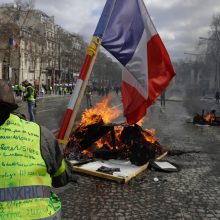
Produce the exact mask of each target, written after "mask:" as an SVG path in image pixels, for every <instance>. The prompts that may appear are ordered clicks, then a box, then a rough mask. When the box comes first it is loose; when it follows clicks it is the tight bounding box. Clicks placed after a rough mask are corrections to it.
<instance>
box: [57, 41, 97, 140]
mask: <svg viewBox="0 0 220 220" xmlns="http://www.w3.org/2000/svg"><path fill="white" fill-rule="evenodd" d="M100 45H101V40H100V38H98V37H93V38H92V40H91V43H90V44H89V46H88V48H87V54H86V57H85V60H84V63H83V66H82V69H81V72H80V75H79V78H78V79H77V81H76V85H75V88H74V91H73V94H72V96H71V98H70V101H69V104H68V107H67V110H66V113H65V117H64V120H63V122H62V125H61V128H60V131H59V134H58V140H60V142H62V141H61V140H64V142H65V141H67V140H68V138H69V135H70V133H71V130H72V127H73V124H74V121H75V119H76V116H77V113H78V111H79V107H80V104H81V101H82V98H83V95H84V92H85V89H86V86H87V83H88V80H89V77H90V75H91V72H92V68H93V66H94V63H95V59H96V57H97V54H98V50H99V48H100Z"/></svg>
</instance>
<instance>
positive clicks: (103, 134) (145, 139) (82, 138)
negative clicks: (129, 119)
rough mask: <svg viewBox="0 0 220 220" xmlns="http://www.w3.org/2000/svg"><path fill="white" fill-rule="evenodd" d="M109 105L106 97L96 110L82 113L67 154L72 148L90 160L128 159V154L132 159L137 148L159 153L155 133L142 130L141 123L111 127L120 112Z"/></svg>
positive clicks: (95, 107)
mask: <svg viewBox="0 0 220 220" xmlns="http://www.w3.org/2000/svg"><path fill="white" fill-rule="evenodd" d="M108 104H109V98H108V97H105V98H104V99H103V100H102V101H101V102H100V103H98V104H96V106H94V107H93V108H90V109H86V110H85V111H84V112H83V114H82V118H81V122H80V125H79V126H78V127H76V128H75V129H74V130H73V132H72V134H71V138H70V141H69V143H68V145H67V148H66V154H70V153H69V152H71V151H72V150H71V149H73V148H74V147H75V148H77V149H78V150H79V152H80V154H81V155H86V156H87V157H89V158H91V157H96V156H97V155H101V154H103V155H104V154H105V153H106V155H110V156H109V157H111V155H113V154H118V156H121V158H125V157H126V158H127V157H130V156H129V155H130V153H131V151H132V155H134V154H135V153H134V151H135V150H132V149H137V148H140V150H142V149H146V148H149V151H154V152H159V151H160V150H161V147H160V145H159V143H158V142H157V139H156V137H155V136H154V134H155V129H146V130H144V129H142V127H141V125H142V124H143V122H144V119H142V120H140V121H139V122H138V123H137V124H136V125H128V124H127V123H117V124H116V123H112V120H114V119H116V118H118V117H119V116H120V114H121V113H122V112H121V110H120V109H118V107H109V106H108ZM144 154H145V152H144ZM138 155H139V154H138ZM97 157H99V156H97Z"/></svg>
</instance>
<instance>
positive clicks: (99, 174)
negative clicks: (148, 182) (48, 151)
mask: <svg viewBox="0 0 220 220" xmlns="http://www.w3.org/2000/svg"><path fill="white" fill-rule="evenodd" d="M167 153H168V152H165V153H163V154H162V155H160V156H159V157H157V158H156V160H161V159H162V158H164V157H165V156H166V155H167ZM148 166H149V162H148V163H146V164H144V165H143V166H140V167H139V169H137V170H135V171H134V172H132V173H130V174H129V175H128V176H126V177H120V176H114V175H111V174H108V173H103V172H98V171H95V170H89V169H85V168H82V167H80V166H76V165H73V171H75V172H79V173H84V174H88V175H92V176H96V177H100V178H104V179H108V180H113V181H116V182H119V183H127V182H129V181H130V180H131V179H132V178H134V177H136V176H137V175H138V174H140V173H142V172H143V171H145V170H146V169H147V168H148Z"/></svg>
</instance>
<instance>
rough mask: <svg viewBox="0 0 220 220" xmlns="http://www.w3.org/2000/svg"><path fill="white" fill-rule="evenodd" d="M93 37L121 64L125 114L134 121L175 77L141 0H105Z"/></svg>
mask: <svg viewBox="0 0 220 220" xmlns="http://www.w3.org/2000/svg"><path fill="white" fill-rule="evenodd" d="M94 36H99V37H101V38H102V43H101V44H102V46H103V47H104V48H105V49H107V50H108V51H109V52H110V53H111V54H112V55H113V56H114V57H115V58H116V59H117V60H118V61H119V62H120V63H121V64H122V66H123V71H122V101H123V106H124V116H125V117H126V119H127V122H128V123H129V124H135V123H136V122H138V121H139V120H140V119H141V118H143V117H144V116H145V114H146V111H147V108H148V107H149V106H150V105H151V104H152V103H153V102H154V101H155V100H156V98H157V97H158V96H159V95H160V94H161V92H162V91H163V90H164V89H165V88H166V87H167V86H168V84H169V82H170V81H171V79H172V77H173V76H175V72H174V69H173V66H172V63H171V61H170V58H169V55H168V53H167V51H166V48H165V46H164V44H163V42H162V40H161V38H160V36H159V34H158V33H157V31H156V29H155V27H154V24H153V22H152V20H151V18H150V16H149V14H148V11H147V9H146V7H145V5H144V2H143V0H107V2H106V5H105V8H104V10H103V12H102V15H101V18H100V20H99V23H98V25H97V28H96V31H95V33H94Z"/></svg>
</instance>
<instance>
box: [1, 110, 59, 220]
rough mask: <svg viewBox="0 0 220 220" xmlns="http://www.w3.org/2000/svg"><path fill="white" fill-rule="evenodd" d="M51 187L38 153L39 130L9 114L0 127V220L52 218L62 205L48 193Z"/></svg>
mask: <svg viewBox="0 0 220 220" xmlns="http://www.w3.org/2000/svg"><path fill="white" fill-rule="evenodd" d="M50 187H51V177H50V175H49V174H48V173H47V167H46V164H45V162H44V160H43V158H42V156H41V151H40V127H39V126H38V125H37V124H35V123H33V122H28V121H24V120H22V119H20V118H18V117H17V116H15V115H13V114H10V117H9V118H8V119H7V120H6V122H5V123H4V124H3V125H2V126H0V209H1V211H0V219H1V220H4V219H5V220H6V219H10V220H13V219H40V218H50V217H51V216H53V215H55V214H56V212H58V211H59V210H60V208H61V202H60V200H59V198H58V197H57V196H56V195H55V194H54V193H52V194H51V193H50V192H49V191H48V190H49V189H50Z"/></svg>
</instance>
